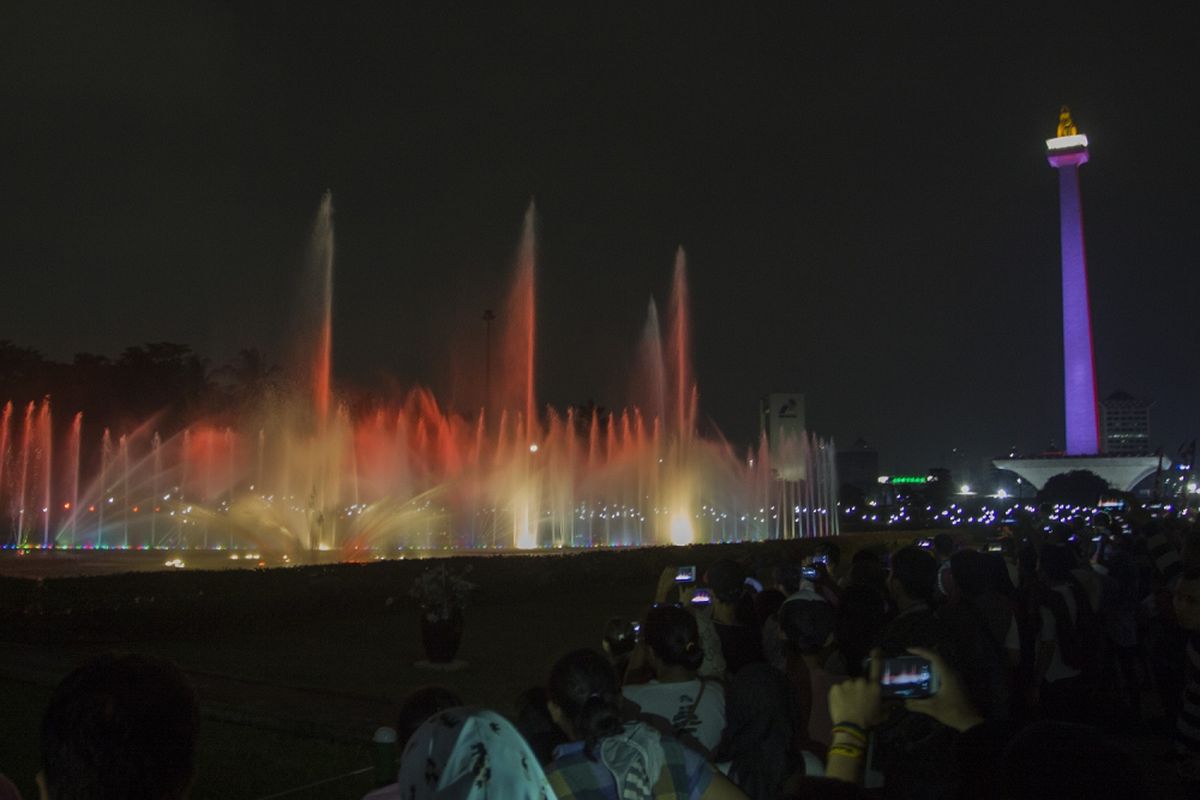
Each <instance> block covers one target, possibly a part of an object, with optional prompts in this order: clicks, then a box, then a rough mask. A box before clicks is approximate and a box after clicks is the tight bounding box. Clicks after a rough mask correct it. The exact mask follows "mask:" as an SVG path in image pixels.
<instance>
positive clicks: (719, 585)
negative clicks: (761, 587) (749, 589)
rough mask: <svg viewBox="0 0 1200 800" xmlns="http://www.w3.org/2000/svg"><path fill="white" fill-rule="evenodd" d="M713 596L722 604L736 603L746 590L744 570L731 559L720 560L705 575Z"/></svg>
mask: <svg viewBox="0 0 1200 800" xmlns="http://www.w3.org/2000/svg"><path fill="white" fill-rule="evenodd" d="M705 582H706V583H707V584H708V587H709V588H710V589H712V593H713V596H714V597H715V598H716V599H717V600H718V601H720V602H722V603H736V602H737V601H738V600H739V599H741V597H742V595H743V593H744V592H745V589H746V570H745V568H743V567H742V565H741V564H739V563H738V562H736V561H734V560H733V559H732V558H722V559H721V560H720V561H717V562H716V563H715V564H713V565H712V566H711V567H709V568H708V572H707V573H706V574H705Z"/></svg>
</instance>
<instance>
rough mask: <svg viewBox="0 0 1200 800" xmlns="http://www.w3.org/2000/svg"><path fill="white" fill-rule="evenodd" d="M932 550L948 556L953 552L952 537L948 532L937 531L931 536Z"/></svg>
mask: <svg viewBox="0 0 1200 800" xmlns="http://www.w3.org/2000/svg"><path fill="white" fill-rule="evenodd" d="M933 550H934V552H935V553H937V554H938V555H939V556H949V555H951V554H952V553H953V552H954V537H953V536H951V535H950V534H948V533H939V534H938V535H937V536H934V537H933Z"/></svg>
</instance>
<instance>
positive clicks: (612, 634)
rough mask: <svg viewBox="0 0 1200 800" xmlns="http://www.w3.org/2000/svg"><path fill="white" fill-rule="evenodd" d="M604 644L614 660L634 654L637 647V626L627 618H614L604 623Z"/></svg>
mask: <svg viewBox="0 0 1200 800" xmlns="http://www.w3.org/2000/svg"><path fill="white" fill-rule="evenodd" d="M604 644H605V645H606V646H607V647H608V654H609V655H610V656H612V657H613V658H620V657H621V656H623V655H627V654H628V653H631V652H633V648H634V646H635V645H637V626H636V625H634V623H633V620H630V619H626V618H625V617H612V618H611V619H609V621H608V622H606V623H604Z"/></svg>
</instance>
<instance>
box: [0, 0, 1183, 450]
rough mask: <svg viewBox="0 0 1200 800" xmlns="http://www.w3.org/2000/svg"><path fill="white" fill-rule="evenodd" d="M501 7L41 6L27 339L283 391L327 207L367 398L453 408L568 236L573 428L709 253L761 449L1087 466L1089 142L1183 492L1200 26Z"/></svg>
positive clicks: (15, 22)
mask: <svg viewBox="0 0 1200 800" xmlns="http://www.w3.org/2000/svg"><path fill="white" fill-rule="evenodd" d="M350 5H354V6H355V9H357V10H352V9H348V8H343V6H350ZM480 5H485V4H480ZM502 5H504V6H507V5H512V4H507V3H505V4H501V3H494V4H486V6H487V7H485V8H483V9H473V10H467V9H465V8H462V9H460V10H449V9H448V8H447V6H448V4H440V3H439V4H432V5H431V6H429V7H418V6H417V5H416V4H411V3H387V4H384V3H377V4H371V5H368V4H342V3H336V2H328V0H326V2H321V3H302V2H286V3H285V2H274V3H251V2H228V3H193V4H183V3H150V4H146V5H145V6H142V7H134V6H127V5H124V4H120V3H117V4H106V3H95V2H78V3H69V4H61V3H54V2H38V3H22V4H9V6H8V7H6V9H5V11H4V12H3V22H2V24H0V114H2V116H3V120H4V121H3V124H2V125H0V153H2V161H0V163H2V164H3V168H2V169H0V203H2V204H3V207H2V209H0V248H2V249H0V253H2V254H3V259H4V279H5V284H4V286H5V288H4V291H3V294H2V296H0V321H2V322H0V338H8V339H11V340H13V341H15V342H16V343H18V344H22V345H26V346H31V347H35V348H37V349H39V350H41V351H42V352H43V353H45V354H46V355H47V356H49V357H52V358H56V359H62V360H69V359H70V357H71V356H72V354H73V353H75V352H79V351H88V352H97V353H103V354H107V355H110V356H115V355H117V354H118V353H119V352H120V350H121V349H122V348H124V347H126V346H128V345H133V344H138V343H142V342H146V341H159V340H168V341H178V342H183V343H186V344H190V345H191V346H192V347H193V348H194V349H196V350H197V351H199V352H201V353H203V354H204V355H206V356H209V357H210V358H212V359H213V362H214V364H219V363H221V362H223V361H228V360H229V359H230V358H232V356H233V355H234V354H235V353H236V352H237V350H238V349H239V348H242V347H249V346H254V347H258V348H260V349H262V350H264V351H265V352H266V353H268V354H269V355H270V356H271V357H272V358H275V359H279V358H281V357H282V356H281V354H282V353H283V352H284V351H285V350H286V346H287V342H286V341H285V340H286V338H287V337H286V335H285V334H284V332H285V331H287V330H289V329H290V328H291V327H292V322H291V321H292V319H294V316H295V313H294V312H295V307H296V304H297V298H298V288H297V287H298V286H299V283H300V275H301V272H302V269H303V261H304V250H305V245H306V240H307V238H308V235H309V230H310V227H311V225H312V220H313V217H314V214H315V212H316V209H317V206H318V204H319V202H320V197H321V193H322V192H323V191H324V190H325V189H326V188H330V189H332V190H333V193H334V204H335V206H336V226H337V247H338V255H337V267H336V270H337V277H336V287H337V288H336V296H335V301H334V302H335V334H334V342H335V350H334V353H335V355H334V360H335V365H336V367H335V369H336V380H337V382H338V383H339V384H340V385H342V386H343V387H356V388H364V387H365V388H372V387H391V386H397V385H398V386H410V385H412V384H425V385H429V386H432V387H434V388H435V389H436V390H440V391H441V393H442V394H443V396H446V399H447V401H448V402H449V403H451V404H453V402H454V398H453V397H450V396H447V395H448V385H449V383H450V381H449V378H448V376H449V375H450V374H451V373H452V372H453V369H454V367H453V365H454V364H455V363H456V359H458V360H462V359H465V358H468V356H467V355H466V354H467V353H470V354H471V355H470V358H475V357H476V356H477V354H478V353H479V352H480V350H481V349H482V347H483V345H482V340H483V323H482V322H481V321H480V317H481V314H482V310H483V309H484V308H485V307H489V306H490V307H495V308H497V309H499V307H500V306H501V304H502V298H503V295H504V291H505V286H506V284H507V282H508V280H509V274H510V267H511V263H512V260H513V256H514V252H515V249H516V245H517V239H518V237H519V234H520V229H521V222H522V215H523V213H524V210H525V207H526V206H527V205H528V203H529V202H530V199H531V198H533V199H535V200H536V204H537V208H538V212H539V216H540V233H541V239H540V255H541V260H540V263H539V274H538V281H539V308H538V313H539V327H540V331H539V351H538V357H539V375H538V387H539V393H540V396H541V399H542V400H543V401H545V402H549V403H552V404H555V405H558V406H563V405H566V404H569V403H582V402H586V401H587V400H588V399H594V400H595V401H596V402H597V403H598V404H601V405H605V406H609V407H619V406H620V405H621V404H622V403H623V402H624V400H625V398H626V397H627V395H628V393H627V391H626V384H625V382H626V379H627V378H626V376H627V374H628V371H629V364H630V363H631V362H632V359H633V354H634V351H635V348H636V345H637V340H638V337H639V335H640V331H641V328H642V326H643V324H644V320H645V313H646V304H647V301H648V299H649V298H650V297H651V296H654V297H655V298H657V300H658V302H659V305H660V308H662V307H664V306H665V303H666V299H667V298H666V295H667V292H668V290H669V285H670V279H671V267H672V261H673V254H674V251H675V248H676V247H677V246H678V245H680V244H682V245H683V246H684V247H685V248H686V249H687V252H688V257H689V268H690V278H691V293H692V311H693V316H694V322H695V335H694V357H695V362H696V366H697V373H698V377H699V382H700V392H701V409H702V414H703V415H704V416H705V417H706V418H707V419H709V420H710V421H711V424H713V425H715V426H717V427H718V428H720V429H721V430H722V431H724V433H725V434H726V435H727V436H729V437H730V438H731V439H732V440H734V441H736V442H739V443H746V442H748V441H749V440H750V439H751V438H752V437H753V436H754V435H755V434H756V432H757V425H758V421H757V400H758V398H759V397H760V396H761V395H762V394H764V393H766V392H769V391H801V392H803V393H804V394H805V395H806V396H807V402H808V419H809V425H810V427H811V428H815V429H816V430H817V431H819V432H821V433H822V434H824V435H832V436H834V437H836V439H837V441H838V442H839V444H843V445H845V444H849V443H850V442H852V441H853V440H854V439H855V438H857V437H858V436H860V435H861V436H863V437H865V438H866V439H867V440H868V441H869V442H871V443H872V444H874V445H875V446H877V447H878V448H879V450H880V454H881V459H882V462H883V467H884V468H885V469H891V470H923V469H925V468H926V467H928V466H933V465H935V464H939V463H946V462H947V461H948V460H950V458H951V457H950V456H949V454H950V452H951V448H955V447H957V448H960V449H961V450H962V451H964V452H965V453H966V454H967V456H968V458H969V459H972V460H978V459H981V458H982V457H984V456H987V455H990V454H998V453H1001V452H1006V451H1007V449H1008V448H1009V447H1010V446H1012V445H1016V446H1017V447H1018V448H1020V449H1021V450H1023V451H1027V452H1028V451H1037V450H1041V449H1043V448H1045V447H1046V446H1047V445H1049V443H1050V442H1051V441H1052V440H1053V441H1055V442H1057V443H1058V444H1060V445H1061V443H1062V439H1063V433H1062V411H1061V398H1062V381H1061V329H1060V317H1059V302H1060V301H1059V289H1058V281H1059V250H1058V197H1057V180H1056V175H1055V173H1054V170H1053V169H1051V168H1050V166H1049V165H1048V164H1047V163H1046V160H1045V145H1044V140H1045V139H1046V138H1048V137H1050V136H1052V135H1054V126H1055V123H1056V121H1057V113H1058V107H1059V105H1060V104H1062V103H1067V104H1069V105H1070V106H1071V109H1072V112H1073V114H1074V117H1075V119H1076V121H1077V123H1078V124H1079V127H1080V130H1081V131H1082V132H1084V133H1086V134H1087V135H1088V136H1089V138H1090V140H1091V157H1092V161H1091V163H1089V164H1088V165H1087V166H1085V167H1083V170H1082V181H1083V202H1084V210H1085V217H1086V221H1085V226H1086V235H1087V242H1088V256H1089V269H1090V275H1091V281H1092V283H1091V289H1092V301H1093V306H1092V310H1093V324H1094V332H1095V344H1096V362H1097V377H1098V381H1099V391H1100V394H1101V396H1102V397H1103V396H1104V395H1106V394H1108V393H1110V392H1112V391H1114V390H1115V389H1123V390H1125V391H1128V392H1130V393H1133V394H1135V395H1140V396H1144V397H1148V398H1151V399H1153V400H1154V401H1155V406H1154V410H1153V417H1152V425H1153V430H1152V439H1153V440H1154V442H1155V443H1156V444H1161V445H1163V446H1165V447H1166V449H1167V452H1168V455H1171V454H1174V452H1175V449H1176V447H1177V446H1178V445H1179V443H1180V442H1181V441H1183V440H1184V439H1190V438H1192V437H1193V436H1195V435H1196V434H1197V433H1200V431H1198V428H1200V426H1198V425H1197V414H1196V409H1197V407H1198V401H1200V371H1198V370H1197V364H1198V363H1200V359H1198V358H1197V355H1198V353H1197V349H1198V342H1200V338H1198V336H1197V325H1198V322H1200V274H1198V272H1197V269H1196V256H1195V254H1196V252H1197V249H1198V245H1200V224H1198V222H1200V213H1198V212H1200V193H1198V192H1197V188H1196V187H1197V184H1198V179H1200V162H1198V157H1197V148H1196V147H1195V146H1194V144H1193V142H1192V139H1193V138H1194V135H1195V131H1197V130H1200V118H1198V117H1200V114H1198V107H1200V106H1198V103H1200V101H1198V98H1200V87H1198V86H1197V77H1198V73H1200V59H1198V58H1197V55H1196V46H1195V40H1196V31H1197V25H1196V20H1195V19H1194V18H1193V16H1192V13H1191V11H1190V8H1188V4H1182V3H1181V4H1171V5H1172V6H1173V7H1174V8H1175V9H1176V10H1168V9H1167V8H1166V7H1163V8H1157V9H1156V10H1155V11H1154V13H1150V12H1149V11H1144V12H1137V11H1135V10H1134V8H1133V7H1131V6H1124V7H1123V8H1122V12H1121V13H1103V12H1100V11H1097V10H1096V9H1097V4H1095V3H1087V4H1080V5H1079V6H1078V8H1077V9H1074V10H1071V9H1070V8H1068V6H1067V4H1064V3H1005V4H999V3H996V4H986V8H983V7H976V6H983V5H984V4H965V3H949V2H947V3H938V4H907V3H892V4H876V3H872V4H865V3H857V2H852V3H828V4H810V3H803V4H802V3H792V4H786V8H784V9H781V10H778V11H774V12H772V11H766V10H761V9H759V10H752V9H751V8H750V7H749V4H729V8H728V9H727V10H726V11H724V12H713V11H697V10H696V9H695V8H692V9H691V10H689V11H687V12H686V13H685V12H683V11H681V10H678V9H677V10H666V9H664V8H649V7H647V6H651V5H653V6H658V5H659V4H639V5H638V6H636V7H628V8H622V9H621V10H619V11H618V10H615V9H608V8H601V6H608V5H609V4H595V3H593V4H571V3H546V4H543V5H539V6H522V8H520V9H518V10H514V9H511V8H508V9H501V8H500V6H502ZM916 5H923V6H925V8H924V9H923V10H921V11H920V12H917V11H914V10H912V8H911V7H913V6H916ZM1164 5H1165V4H1164ZM682 8H683V6H680V9H682ZM1182 9H1187V10H1182ZM1185 14H1186V15H1187V16H1184V15H1185ZM1172 15H1175V16H1172ZM456 353H457V354H458V355H457V356H456Z"/></svg>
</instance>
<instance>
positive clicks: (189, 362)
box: [0, 340, 282, 440]
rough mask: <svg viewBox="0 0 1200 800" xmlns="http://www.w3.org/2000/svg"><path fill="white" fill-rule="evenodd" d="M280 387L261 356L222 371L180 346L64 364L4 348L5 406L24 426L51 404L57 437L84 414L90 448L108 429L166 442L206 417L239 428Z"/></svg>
mask: <svg viewBox="0 0 1200 800" xmlns="http://www.w3.org/2000/svg"><path fill="white" fill-rule="evenodd" d="M278 380H279V370H278V369H277V368H275V367H272V366H269V365H268V364H267V363H266V361H265V360H264V358H263V356H262V354H261V353H259V351H257V350H254V349H244V350H242V351H240V352H239V353H238V355H237V358H235V359H234V361H233V362H232V363H230V364H222V365H217V366H213V364H212V363H211V362H210V360H209V359H207V358H205V357H203V356H201V355H199V354H198V353H195V352H193V351H192V349H191V347H189V346H188V345H185V344H176V343H173V342H148V343H146V344H144V345H136V346H132V347H127V348H125V349H124V350H123V351H121V353H120V355H118V356H117V357H116V358H109V357H108V356H104V355H97V354H95V353H77V354H75V356H74V358H73V359H72V360H71V361H70V362H61V361H53V360H51V359H48V358H46V356H44V355H43V354H42V353H40V352H38V351H37V350H34V349H32V348H29V347H22V346H20V345H18V344H14V343H13V342H11V341H9V340H0V404H3V403H4V402H6V401H12V403H13V406H14V408H13V416H14V418H19V417H20V415H21V414H22V413H23V409H24V406H25V405H26V404H27V403H29V402H40V401H41V400H42V399H43V398H45V397H49V398H50V400H51V406H52V408H53V412H54V427H55V429H56V430H62V429H64V428H66V427H68V426H69V425H70V424H71V420H72V418H73V417H74V415H75V414H76V413H78V412H82V413H83V419H84V438H85V440H94V439H96V438H98V437H99V435H100V433H101V432H102V431H103V429H104V428H109V429H110V430H112V431H113V433H114V435H116V434H120V433H130V432H133V431H134V430H136V429H137V428H139V427H140V426H142V425H145V424H147V423H150V424H151V425H152V426H153V428H154V430H157V431H159V432H160V433H161V434H162V435H164V436H167V435H170V434H172V433H174V432H176V431H178V430H180V429H182V428H183V427H185V426H187V425H188V424H190V423H192V422H193V421H195V420H197V419H199V418H201V417H203V418H204V419H206V420H208V421H211V422H217V423H220V422H229V423H232V421H233V418H234V417H235V416H236V414H237V413H238V412H239V411H241V410H242V409H244V408H245V407H246V405H247V404H248V403H250V402H251V401H252V400H253V399H255V398H261V397H263V396H264V395H265V394H267V393H268V392H269V391H270V390H271V389H277V388H282V387H281V386H279V385H278V384H277V381H278Z"/></svg>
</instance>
